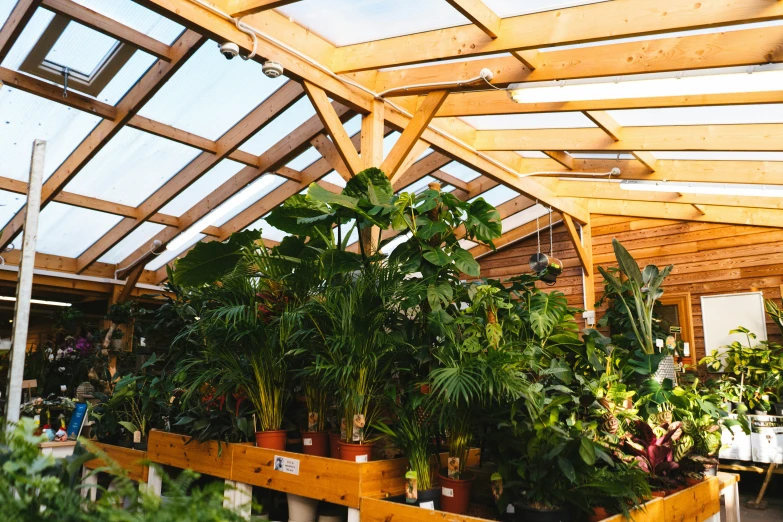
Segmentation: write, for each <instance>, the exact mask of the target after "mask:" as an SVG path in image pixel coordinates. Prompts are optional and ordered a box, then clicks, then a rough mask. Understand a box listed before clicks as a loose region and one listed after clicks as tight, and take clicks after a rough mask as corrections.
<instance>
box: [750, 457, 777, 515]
mask: <svg viewBox="0 0 783 522" xmlns="http://www.w3.org/2000/svg"><path fill="white" fill-rule="evenodd" d="M776 467H777V464H776V463H774V462H771V463H770V464H769V467H768V468H767V475H766V476H765V477H764V483H763V484H762V485H761V490H760V491H759V496H757V497H756V500H755V501H753V500H749V501H748V503H747V506H748V507H749V508H750V509H767V501H766V500H764V494H765V493H766V492H767V487H768V486H769V483H770V481H771V480H772V475H773V474H774V473H775V468H776Z"/></svg>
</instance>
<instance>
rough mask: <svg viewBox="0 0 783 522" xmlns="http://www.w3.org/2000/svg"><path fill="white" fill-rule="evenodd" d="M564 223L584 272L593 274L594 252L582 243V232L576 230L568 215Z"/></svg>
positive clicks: (565, 215)
mask: <svg viewBox="0 0 783 522" xmlns="http://www.w3.org/2000/svg"><path fill="white" fill-rule="evenodd" d="M563 222H564V223H565V226H566V230H567V231H568V236H569V237H570V238H571V243H573V245H574V249H575V250H576V255H577V257H578V258H579V262H580V263H581V264H582V270H583V271H584V273H585V274H592V273H593V252H592V251H590V252H588V251H587V249H586V248H585V246H584V244H583V242H582V236H581V234H580V231H579V230H577V229H576V225H575V224H574V220H573V219H571V216H569V215H568V214H564V215H563Z"/></svg>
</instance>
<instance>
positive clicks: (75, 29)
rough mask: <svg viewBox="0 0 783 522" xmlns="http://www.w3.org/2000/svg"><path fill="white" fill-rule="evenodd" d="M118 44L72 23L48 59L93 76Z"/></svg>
mask: <svg viewBox="0 0 783 522" xmlns="http://www.w3.org/2000/svg"><path fill="white" fill-rule="evenodd" d="M118 43H119V42H118V41H117V40H115V39H114V38H111V37H109V36H106V35H105V34H103V33H99V32H98V31H95V30H94V29H90V28H89V27H85V26H83V25H82V24H78V23H76V22H74V21H71V22H69V23H68V25H67V26H66V27H65V31H63V34H61V35H60V37H59V38H58V39H57V41H56V42H55V44H54V45H53V46H52V48H51V50H49V53H48V54H47V55H46V59H47V60H48V61H50V62H54V63H56V64H57V65H62V66H63V67H68V68H69V69H73V70H74V71H77V72H80V73H82V74H84V75H85V76H91V75H92V73H93V71H95V69H97V68H98V66H100V65H101V64H103V62H104V61H105V60H106V57H107V55H108V54H109V52H110V51H111V50H112V49H114V47H115V46H116V45H117V44H118Z"/></svg>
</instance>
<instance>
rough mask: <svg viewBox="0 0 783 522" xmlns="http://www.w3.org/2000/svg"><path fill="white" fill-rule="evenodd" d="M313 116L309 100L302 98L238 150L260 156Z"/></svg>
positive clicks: (313, 110) (313, 111)
mask: <svg viewBox="0 0 783 522" xmlns="http://www.w3.org/2000/svg"><path fill="white" fill-rule="evenodd" d="M313 116H315V109H313V105H312V104H311V103H310V100H308V99H307V97H305V98H302V99H301V100H299V101H298V102H296V103H295V104H293V105H291V106H290V107H289V108H288V110H286V111H285V112H284V113H283V114H280V115H279V116H277V117H276V118H275V119H274V120H272V121H271V122H270V123H269V124H268V125H267V126H266V127H264V128H263V129H261V130H260V131H258V132H257V133H255V134H254V135H253V137H252V138H250V139H249V140H247V141H246V142H245V143H244V144H243V145H242V146H240V147H239V148H240V150H243V151H245V152H249V153H250V154H255V155H256V156H260V155H261V154H263V153H264V152H266V151H267V150H269V148H270V147H272V145H274V144H276V143H277V142H278V141H280V140H281V139H283V138H284V137H286V136H288V135H289V134H291V133H292V132H293V131H294V130H296V128H297V127H299V126H300V125H302V124H303V123H304V122H305V121H307V120H308V118H311V117H313Z"/></svg>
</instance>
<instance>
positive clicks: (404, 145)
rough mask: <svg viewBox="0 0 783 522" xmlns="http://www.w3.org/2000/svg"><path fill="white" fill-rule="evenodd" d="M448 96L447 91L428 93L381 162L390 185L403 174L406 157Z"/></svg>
mask: <svg viewBox="0 0 783 522" xmlns="http://www.w3.org/2000/svg"><path fill="white" fill-rule="evenodd" d="M448 96H449V91H447V90H442V91H432V92H430V93H429V94H428V95H427V97H426V98H425V99H424V102H422V104H421V105H420V106H419V108H418V109H417V110H416V112H415V113H414V115H413V118H412V119H411V120H410V122H409V123H408V125H407V127H405V130H404V131H402V134H401V135H400V137H399V139H398V140H397V142H396V143H395V144H394V146H393V147H392V150H391V151H389V154H388V156H386V158H385V159H384V160H383V163H382V164H381V170H382V171H383V172H384V173H385V174H386V176H388V177H389V179H390V180H391V182H392V185H394V182H395V181H396V180H398V179H399V178H400V176H401V175H402V174H403V173H404V172H401V169H400V167H402V166H403V164H404V163H405V162H406V160H407V159H408V156H409V155H411V153H412V152H413V150H414V148H415V147H416V143H417V142H418V141H419V138H421V135H422V134H423V133H424V131H425V130H426V128H427V126H428V125H429V124H430V122H431V121H432V118H434V117H435V113H436V112H438V109H439V108H440V106H441V105H443V102H445V101H446V98H447V97H448Z"/></svg>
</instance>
